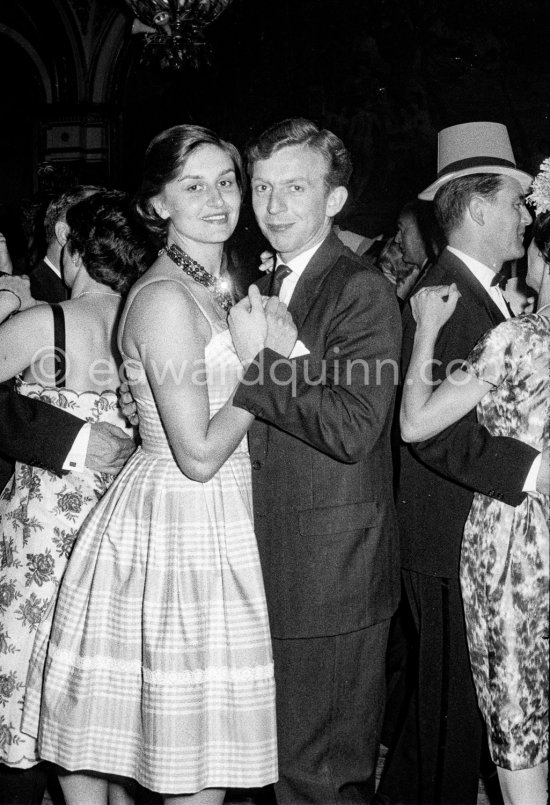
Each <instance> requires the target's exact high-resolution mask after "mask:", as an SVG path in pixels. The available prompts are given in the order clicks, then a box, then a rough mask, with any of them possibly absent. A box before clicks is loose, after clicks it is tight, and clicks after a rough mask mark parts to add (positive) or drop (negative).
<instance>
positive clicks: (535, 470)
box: [523, 453, 542, 492]
mask: <svg viewBox="0 0 550 805" xmlns="http://www.w3.org/2000/svg"><path fill="white" fill-rule="evenodd" d="M541 462H542V453H540V455H538V456H537V457H536V459H535V460H534V461H533V463H532V464H531V469H530V470H529V472H528V473H527V478H526V479H525V483H524V484H523V491H524V492H536V491H537V477H538V474H539V470H540V465H541Z"/></svg>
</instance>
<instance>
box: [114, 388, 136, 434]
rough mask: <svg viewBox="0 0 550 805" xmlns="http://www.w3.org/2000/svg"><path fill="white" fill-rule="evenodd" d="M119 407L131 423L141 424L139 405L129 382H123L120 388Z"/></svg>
mask: <svg viewBox="0 0 550 805" xmlns="http://www.w3.org/2000/svg"><path fill="white" fill-rule="evenodd" d="M118 399H119V407H120V410H121V411H122V414H123V416H125V417H126V419H127V420H128V422H129V423H130V424H131V425H139V416H138V412H137V405H136V401H135V400H134V397H133V395H132V392H131V391H130V386H129V385H128V383H124V382H122V383H121V384H120V388H119V390H118Z"/></svg>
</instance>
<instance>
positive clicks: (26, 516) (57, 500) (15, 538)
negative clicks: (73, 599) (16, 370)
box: [0, 382, 124, 769]
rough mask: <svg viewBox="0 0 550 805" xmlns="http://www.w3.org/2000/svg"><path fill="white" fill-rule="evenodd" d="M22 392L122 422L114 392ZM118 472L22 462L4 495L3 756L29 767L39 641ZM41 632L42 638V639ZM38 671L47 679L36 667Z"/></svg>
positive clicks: (0, 613) (26, 386)
mask: <svg viewBox="0 0 550 805" xmlns="http://www.w3.org/2000/svg"><path fill="white" fill-rule="evenodd" d="M18 391H19V393H20V394H23V395H25V396H28V397H35V398H38V399H41V400H43V401H44V402H47V403H49V404H50V405H55V406H57V407H58V408H64V409H65V410H67V411H69V412H70V413H71V414H74V415H75V416H78V417H80V418H81V419H87V420H89V421H91V422H100V421H101V422H112V423H114V424H116V425H119V426H123V424H124V423H123V420H122V417H121V415H120V412H119V410H118V404H117V397H116V394H115V393H114V392H105V393H103V394H96V393H95V392H85V393H84V394H78V393H77V392H75V391H71V390H70V389H66V388H45V387H44V386H41V385H39V384H38V383H24V382H19V383H18ZM112 480H113V476H112V475H106V474H101V473H93V472H91V471H90V470H85V471H84V472H82V473H68V474H67V475H64V476H63V477H62V478H58V477H57V475H54V474H53V473H51V472H48V471H47V470H42V469H38V468H37V467H30V466H29V465H28V464H20V463H17V464H16V466H15V473H14V475H13V477H12V479H11V481H10V482H9V483H8V485H7V486H6V488H5V489H4V491H3V493H2V496H1V498H0V527H1V529H2V530H1V534H2V544H1V554H0V762H2V763H5V764H7V765H9V766H13V767H14V768H20V769H26V768H29V767H30V766H33V765H35V764H36V763H37V762H38V760H39V758H38V755H37V753H36V742H35V740H34V738H31V737H30V736H29V735H26V734H24V733H22V732H21V711H22V707H23V698H24V694H25V683H26V679H27V671H28V667H29V660H30V657H31V652H32V651H33V646H34V645H35V643H36V642H37V640H38V641H40V640H41V639H42V638H43V637H45V638H46V639H47V636H48V633H49V626H50V623H51V606H50V602H51V604H52V605H53V603H54V601H53V599H54V598H55V595H56V593H57V590H58V586H59V582H60V580H61V577H62V575H63V573H64V571H65V566H66V564H67V560H68V557H69V554H70V552H71V548H72V545H73V542H74V540H75V537H76V534H77V531H78V529H79V527H80V524H81V523H82V522H83V521H84V519H85V517H86V515H87V514H88V512H89V511H90V510H91V509H92V507H93V506H94V505H95V504H96V503H97V501H98V500H99V499H100V498H101V496H102V495H103V493H104V491H105V490H106V488H107V487H108V486H109V484H110V483H111V481H112ZM37 635H39V636H38V638H37ZM36 672H37V677H41V673H40V670H39V669H38V668H37V671H36Z"/></svg>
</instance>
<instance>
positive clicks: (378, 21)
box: [0, 0, 550, 235]
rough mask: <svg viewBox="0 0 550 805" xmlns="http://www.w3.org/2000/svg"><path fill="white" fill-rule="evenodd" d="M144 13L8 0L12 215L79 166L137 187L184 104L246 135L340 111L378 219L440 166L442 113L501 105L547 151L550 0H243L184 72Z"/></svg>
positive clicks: (360, 181) (106, 4)
mask: <svg viewBox="0 0 550 805" xmlns="http://www.w3.org/2000/svg"><path fill="white" fill-rule="evenodd" d="M132 19H133V15H132V13H131V11H130V9H129V7H128V5H127V4H126V3H125V2H124V0H2V3H1V4H0V121H1V126H0V224H1V225H5V223H3V222H5V221H6V220H7V218H9V216H10V215H11V214H12V213H14V214H15V215H17V214H18V211H19V209H20V208H21V206H23V207H25V205H27V206H28V205H29V204H32V201H33V200H34V199H36V197H37V196H38V197H40V195H41V194H42V195H44V194H48V193H50V192H53V191H55V190H57V189H59V188H60V187H62V186H63V185H66V184H68V183H71V182H72V181H78V180H84V181H97V182H102V183H108V184H112V185H116V186H121V187H124V188H126V189H128V190H133V189H134V188H135V186H136V184H137V182H138V180H139V173H140V169H141V163H142V158H143V152H144V149H145V146H146V144H147V142H148V141H149V140H150V138H151V137H152V136H153V135H154V134H155V133H157V132H158V131H160V130H161V129H162V128H165V127H166V126H169V125H173V124H175V123H182V122H197V123H202V124H205V125H210V126H212V127H214V128H215V129H217V130H218V131H219V132H220V133H222V134H223V135H224V136H225V137H227V138H228V139H232V140H233V141H234V142H235V143H236V144H237V145H238V146H240V147H242V146H243V145H244V144H245V142H246V141H247V139H248V138H249V137H250V135H251V134H253V133H255V132H258V131H260V130H261V129H262V128H263V127H265V126H266V125H268V124H269V123H271V122H274V121H276V120H278V119H281V118H283V117H287V116H291V115H304V116H306V117H311V118H313V119H315V120H316V121H317V122H318V123H320V124H321V125H323V126H326V127H328V128H331V129H332V130H334V131H335V132H336V133H338V134H339V135H340V136H341V137H342V138H343V139H344V141H345V142H346V144H347V145H348V147H349V148H350V150H351V152H352V156H353V161H354V165H355V172H354V178H353V186H352V195H351V200H350V202H349V203H348V205H347V207H346V210H345V215H344V218H345V220H344V223H345V224H346V225H347V226H349V228H351V229H355V231H358V232H361V233H363V234H371V235H375V234H377V233H378V232H380V231H383V230H386V231H388V230H390V229H391V227H392V226H393V221H394V218H395V215H396V212H397V211H398V209H399V208H400V206H401V205H402V204H403V203H404V202H405V201H406V200H407V199H409V198H411V197H413V196H414V195H415V194H416V193H417V192H418V191H419V190H420V189H422V187H423V186H424V185H425V184H427V183H428V182H429V181H431V179H432V177H433V174H434V173H435V169H436V142H437V131H438V130H439V129H440V128H442V127H444V126H447V125H452V124H454V123H458V122H464V121H468V120H484V119H485V120H496V121H500V122H503V123H505V124H506V125H507V126H508V129H509V131H510V135H511V138H512V143H513V146H514V151H515V154H516V158H517V161H518V163H520V164H521V165H522V166H523V167H524V168H526V169H527V170H531V171H534V170H536V169H537V167H538V165H539V163H540V162H541V160H542V159H543V158H544V157H545V156H547V155H549V154H550V93H549V92H548V86H549V79H550V56H549V52H550V51H549V42H550V4H548V3H547V2H545V0H522V2H521V3H518V2H516V1H514V2H512V1H511V0H484V2H483V3H480V2H479V0H462V2H460V3H458V2H455V1H454V0H453V2H451V0H269V1H268V0H233V2H232V3H231V4H230V5H229V7H228V8H227V9H226V10H225V11H224V12H223V13H222V14H221V15H220V16H219V17H218V18H217V19H216V20H215V21H214V22H213V23H212V24H211V25H210V26H209V27H208V28H207V29H206V34H207V39H208V42H209V46H210V59H209V61H208V60H206V59H202V60H201V63H200V66H199V67H194V66H191V65H188V66H186V67H185V68H184V69H182V70H180V71H178V72H170V71H166V70H161V69H160V68H159V66H158V63H157V62H156V61H155V60H154V59H150V60H149V63H143V61H142V52H143V51H142V41H143V37H140V36H132V34H131V33H130V29H131V25H132ZM14 211H15V212H14ZM243 220H244V221H245V222H247V226H248V225H249V224H248V217H247V214H246V213H245V216H244V219H243Z"/></svg>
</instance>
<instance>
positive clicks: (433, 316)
mask: <svg viewBox="0 0 550 805" xmlns="http://www.w3.org/2000/svg"><path fill="white" fill-rule="evenodd" d="M460 296H461V293H460V291H459V290H458V288H457V287H456V285H455V283H454V282H452V283H451V284H450V285H433V286H430V287H426V288H421V289H420V290H419V291H418V292H417V293H415V295H414V296H413V297H411V310H412V314H413V316H414V320H415V321H416V324H417V326H418V327H421V328H422V329H423V330H429V331H434V332H438V331H439V330H440V329H441V328H442V327H443V325H444V324H445V323H446V322H447V321H448V320H449V319H450V318H451V316H452V315H453V313H454V311H455V308H456V305H457V302H458V300H459V299H460Z"/></svg>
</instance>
